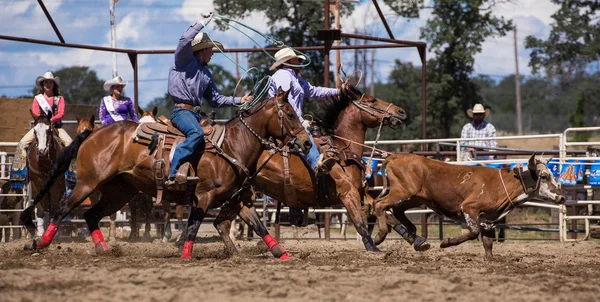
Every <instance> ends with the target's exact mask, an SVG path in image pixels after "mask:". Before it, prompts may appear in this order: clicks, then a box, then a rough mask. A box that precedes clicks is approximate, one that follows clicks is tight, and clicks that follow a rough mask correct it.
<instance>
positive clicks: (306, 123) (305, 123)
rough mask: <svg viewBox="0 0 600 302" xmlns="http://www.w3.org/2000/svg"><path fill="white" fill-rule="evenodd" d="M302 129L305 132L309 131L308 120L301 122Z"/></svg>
mask: <svg viewBox="0 0 600 302" xmlns="http://www.w3.org/2000/svg"><path fill="white" fill-rule="evenodd" d="M302 127H304V129H306V130H309V129H310V121H309V120H304V121H302Z"/></svg>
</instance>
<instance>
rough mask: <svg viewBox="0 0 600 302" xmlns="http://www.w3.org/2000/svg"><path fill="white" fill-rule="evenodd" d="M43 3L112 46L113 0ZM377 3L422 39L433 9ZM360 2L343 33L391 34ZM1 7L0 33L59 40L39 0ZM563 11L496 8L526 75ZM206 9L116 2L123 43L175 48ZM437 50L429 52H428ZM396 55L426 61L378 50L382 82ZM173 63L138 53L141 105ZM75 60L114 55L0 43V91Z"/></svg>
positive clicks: (85, 39)
mask: <svg viewBox="0 0 600 302" xmlns="http://www.w3.org/2000/svg"><path fill="white" fill-rule="evenodd" d="M44 3H45V4H46V7H47V8H48V10H49V11H50V12H51V14H52V16H53V18H54V21H55V22H56V24H57V26H58V28H59V29H60V31H61V33H62V35H63V37H64V39H65V41H66V42H68V43H78V44H90V45H100V46H110V27H109V10H108V1H106V0H86V1H81V0H45V1H44ZM379 3H380V6H381V7H382V10H383V11H384V14H385V15H386V18H387V20H388V22H389V23H390V26H391V27H392V31H393V34H394V36H395V37H396V38H397V39H402V40H419V35H420V31H419V30H420V27H421V26H423V25H424V24H425V22H426V19H427V18H428V17H429V13H427V12H426V13H425V14H423V15H422V16H421V19H418V20H415V19H410V20H409V19H404V18H399V17H396V16H395V14H394V13H393V12H391V10H390V9H389V8H388V7H386V6H385V5H384V4H383V2H381V1H380V2H379ZM354 5H355V11H354V13H353V14H352V15H351V16H348V17H344V18H342V20H341V24H342V31H344V32H348V33H353V32H355V31H358V32H363V33H364V32H366V33H367V34H369V35H373V36H380V37H388V36H387V33H386V31H385V29H384V28H383V26H382V25H381V22H380V20H379V17H378V15H377V12H376V11H375V8H374V6H373V4H372V2H371V1H361V2H360V3H356V4H354ZM0 6H2V9H1V10H0V20H3V21H4V22H1V23H0V34H2V35H12V36H19V37H27V38H34V39H42V40H51V41H59V40H58V38H57V37H56V35H55V34H54V31H53V30H52V27H51V26H50V24H49V22H48V20H47V19H46V17H45V16H44V14H43V12H42V10H41V8H40V7H39V5H38V3H37V1H34V0H0ZM557 9H558V6H556V5H554V4H552V3H551V2H550V1H549V0H515V1H512V3H505V4H502V5H499V6H498V7H496V8H495V13H496V14H497V15H500V16H504V17H505V18H508V19H512V20H513V21H514V23H515V24H517V27H518V37H517V40H518V41H517V43H518V48H519V69H520V72H521V73H522V74H524V75H529V74H531V69H530V68H529V66H528V63H529V52H528V51H527V50H526V49H525V47H524V39H525V37H526V36H528V35H533V36H536V37H539V38H546V37H547V36H548V34H549V32H550V23H551V22H552V18H551V15H552V14H553V13H554V12H555V11H556V10H557ZM206 11H213V4H212V1H199V0H175V1H158V0H120V1H119V3H118V4H117V5H116V18H115V22H116V24H117V27H116V31H117V47H119V48H133V49H174V48H175V46H176V44H177V41H178V39H179V37H180V36H181V33H182V32H183V31H184V30H185V29H186V28H187V27H188V26H189V25H190V24H192V23H193V22H194V21H195V20H196V18H197V16H198V14H199V13H200V12H206ZM264 19H265V18H264V16H263V15H262V14H260V13H254V14H251V15H249V16H246V17H245V18H243V19H240V21H241V22H243V23H245V24H247V25H249V26H252V27H254V28H256V29H258V30H259V31H262V32H265V33H266V32H267V27H266V25H265V21H264ZM365 20H367V21H366V22H365ZM281 26H285V24H281ZM206 31H207V32H209V33H210V34H211V35H212V36H213V38H214V39H215V40H219V41H221V42H222V43H223V44H224V45H225V46H226V47H253V46H254V45H253V43H252V41H250V40H249V39H248V38H246V37H245V36H243V35H242V34H240V33H238V32H237V31H235V30H228V31H225V32H220V31H217V29H216V28H215V27H213V24H210V25H209V26H208V29H207V30H206ZM257 41H259V42H260V41H261V40H257ZM513 47H514V46H513V35H512V33H510V34H509V35H508V36H506V37H502V38H490V39H488V40H487V41H486V42H485V44H484V47H483V51H482V52H481V53H480V54H479V55H478V56H477V57H476V61H475V70H476V72H477V73H480V74H488V75H492V76H494V77H496V78H499V77H501V76H505V75H509V74H512V73H514V69H515V64H514V48H513ZM228 55H229V56H232V55H231V54H228ZM432 55H433V54H431V53H429V54H428V57H431V56H432ZM240 59H241V60H242V62H240V65H242V66H246V65H247V63H246V62H245V60H244V55H240ZM394 59H400V60H403V61H410V62H413V63H414V64H415V65H420V61H419V55H418V53H417V50H416V49H414V48H407V49H378V50H377V51H376V53H375V60H376V67H375V69H376V75H375V79H376V81H386V80H387V77H388V75H389V72H390V71H391V69H392V68H393V60H394ZM117 60H118V73H119V75H121V76H122V77H123V78H124V79H126V80H128V81H130V82H131V81H132V79H133V70H132V68H131V65H130V63H129V59H128V58H127V56H126V55H123V54H119V55H118V56H117ZM172 62H173V56H172V55H141V56H140V57H139V67H140V68H139V78H140V80H141V82H140V87H139V92H140V99H139V102H140V104H141V105H145V104H147V103H148V102H150V101H151V100H153V99H154V98H155V97H159V96H162V95H164V93H165V92H166V89H167V80H166V79H167V74H168V68H169V67H170V65H171V64H172ZM342 62H343V63H345V64H346V65H351V64H352V62H353V52H352V51H343V52H342ZM211 63H212V64H220V65H222V66H223V67H225V68H226V69H228V70H229V71H230V72H232V73H234V71H235V65H233V64H232V63H231V62H230V61H229V60H227V59H226V58H224V57H223V55H220V54H215V55H214V56H213V60H212V61H211ZM332 63H333V62H332ZM73 65H86V66H90V68H91V69H93V70H95V71H96V72H97V73H98V76H99V77H100V78H101V79H104V80H107V79H109V78H111V77H112V76H111V75H112V57H111V54H110V53H108V52H100V51H90V50H80V49H69V48H63V47H54V46H46V45H35V44H30V43H23V42H13V41H5V40H0V95H7V96H18V95H22V94H25V93H27V91H28V90H30V89H31V88H32V87H33V85H34V81H35V78H36V77H37V76H39V75H42V74H43V73H44V72H45V71H47V70H57V69H60V68H62V67H68V66H73ZM126 92H127V93H128V94H129V95H133V89H132V87H130V86H129V87H127V88H126ZM98 101H100V100H98ZM67 102H68V100H67Z"/></svg>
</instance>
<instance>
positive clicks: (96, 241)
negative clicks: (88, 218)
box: [92, 230, 108, 252]
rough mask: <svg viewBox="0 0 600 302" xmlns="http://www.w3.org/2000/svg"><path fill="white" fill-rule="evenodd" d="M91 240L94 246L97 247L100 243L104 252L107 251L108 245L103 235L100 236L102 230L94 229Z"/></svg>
mask: <svg viewBox="0 0 600 302" xmlns="http://www.w3.org/2000/svg"><path fill="white" fill-rule="evenodd" d="M92 241H93V242H94V247H96V248H97V247H98V245H100V246H101V247H102V249H103V250H104V251H105V252H106V251H108V246H106V242H105V241H104V236H102V232H101V231H100V230H95V231H93V232H92Z"/></svg>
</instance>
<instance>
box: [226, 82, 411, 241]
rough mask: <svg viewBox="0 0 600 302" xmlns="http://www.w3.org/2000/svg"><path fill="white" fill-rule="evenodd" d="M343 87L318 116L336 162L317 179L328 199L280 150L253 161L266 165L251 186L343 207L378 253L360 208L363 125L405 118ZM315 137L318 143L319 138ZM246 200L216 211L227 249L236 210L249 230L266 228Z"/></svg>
mask: <svg viewBox="0 0 600 302" xmlns="http://www.w3.org/2000/svg"><path fill="white" fill-rule="evenodd" d="M346 87H347V88H346V89H344V90H343V91H342V93H341V97H340V98H339V99H337V98H336V99H335V100H328V101H327V102H326V104H327V105H326V110H325V111H326V112H325V116H324V117H323V121H324V122H325V123H327V124H324V125H323V126H324V127H325V128H326V130H327V131H328V132H329V133H331V134H332V137H333V139H332V141H333V146H335V148H336V149H337V150H338V152H339V154H338V155H335V156H334V158H336V159H337V164H336V165H334V166H333V168H332V170H331V171H330V173H329V175H326V176H324V178H321V179H319V182H324V183H325V184H326V186H325V190H326V192H322V193H325V194H326V195H327V196H328V203H327V204H323V202H322V201H319V200H320V198H319V192H318V190H319V189H320V188H323V186H317V184H316V182H315V177H314V175H313V174H312V173H311V172H309V169H310V168H309V167H308V166H307V164H306V163H305V162H304V161H303V159H302V158H301V157H300V156H298V155H294V154H291V153H289V154H288V153H281V152H280V153H277V154H276V155H275V156H273V157H272V158H271V159H270V160H269V158H270V157H271V155H270V153H269V152H266V151H265V152H263V154H262V155H261V157H260V159H259V160H258V162H257V165H263V164H265V167H264V168H263V169H262V170H261V171H260V173H258V175H257V178H256V186H255V188H256V189H257V190H258V191H261V192H262V193H264V194H266V195H268V196H270V197H273V198H274V199H276V200H278V201H281V202H283V203H285V204H286V205H287V206H290V207H323V206H339V205H343V206H344V207H345V208H346V210H347V211H348V214H349V216H350V218H351V219H352V222H353V224H354V226H355V227H356V230H357V232H358V233H359V234H360V235H361V236H362V238H363V243H364V245H365V248H366V249H367V251H377V248H376V247H375V245H374V244H373V240H372V239H371V235H370V234H369V232H368V231H367V223H366V221H365V220H366V219H365V217H364V215H363V211H362V204H363V198H365V196H368V195H366V191H367V189H368V188H367V187H366V186H365V185H366V182H365V167H364V165H363V164H362V153H363V146H362V143H363V142H364V141H365V133H366V130H367V128H374V127H377V126H380V125H381V124H383V125H389V126H390V127H391V128H392V129H397V128H398V127H399V126H400V125H401V124H402V121H403V120H404V119H406V113H405V112H404V110H403V109H402V108H400V107H398V106H395V105H393V104H391V103H388V102H385V101H383V100H381V99H378V98H375V97H373V96H369V95H365V94H362V93H361V92H360V91H358V90H357V89H356V88H354V87H352V86H346ZM324 138H325V136H324ZM315 140H316V141H317V142H319V141H321V140H320V139H319V138H316V139H315ZM352 142H356V143H352ZM325 145H326V146H330V145H331V144H325ZM328 148H329V147H325V148H324V149H328ZM323 151H327V150H322V152H323ZM284 161H288V163H289V165H286V164H284ZM286 187H287V188H286ZM326 202H327V201H326ZM248 203H249V201H245V202H243V203H239V202H238V203H236V202H230V203H228V204H227V205H225V206H224V207H223V208H222V209H221V212H220V213H219V215H218V217H217V218H216V219H215V222H214V224H215V227H216V228H217V230H218V231H219V234H220V235H221V237H222V238H223V240H224V241H225V244H226V246H227V248H228V250H230V251H235V250H236V248H235V245H234V244H233V242H232V241H231V238H230V237H229V231H230V228H231V221H232V220H233V219H235V217H236V215H237V214H238V212H240V211H241V212H240V217H241V218H242V220H244V222H246V223H247V224H248V225H250V226H251V227H252V228H253V229H254V230H257V229H260V230H261V231H260V232H266V229H265V228H264V226H263V225H262V223H261V222H260V219H259V217H258V214H257V213H256V211H252V210H250V209H248V208H246V207H245V206H244V204H248Z"/></svg>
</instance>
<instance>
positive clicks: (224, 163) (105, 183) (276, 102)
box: [24, 92, 311, 259]
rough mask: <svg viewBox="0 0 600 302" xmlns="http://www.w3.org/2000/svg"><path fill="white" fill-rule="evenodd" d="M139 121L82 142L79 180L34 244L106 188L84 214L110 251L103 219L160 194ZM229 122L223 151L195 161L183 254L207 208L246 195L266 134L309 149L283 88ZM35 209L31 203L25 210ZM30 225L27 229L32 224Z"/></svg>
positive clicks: (279, 253) (176, 195)
mask: <svg viewBox="0 0 600 302" xmlns="http://www.w3.org/2000/svg"><path fill="white" fill-rule="evenodd" d="M137 126H138V124H136V123H133V122H129V121H122V122H118V123H113V124H111V125H109V126H107V127H104V128H101V129H98V130H95V131H93V132H92V133H91V134H90V135H89V138H88V139H86V140H85V141H84V142H83V143H82V144H81V147H80V149H79V152H78V153H77V167H79V171H78V181H77V185H76V186H75V188H74V189H73V192H72V193H71V195H70V196H69V197H68V198H67V200H66V203H64V205H63V206H62V207H61V208H60V209H59V210H58V212H57V213H56V215H55V216H54V217H53V219H52V223H51V224H50V226H51V227H49V228H48V230H47V231H46V233H45V234H44V236H42V238H41V241H39V242H38V241H36V240H34V241H33V242H32V244H31V246H30V247H31V248H44V247H47V246H48V245H49V244H50V243H51V241H52V238H53V237H54V236H55V234H56V230H57V229H58V224H59V223H60V221H61V220H62V219H63V218H64V217H65V216H66V215H67V214H68V213H69V212H70V211H72V210H73V209H74V208H75V207H77V206H78V205H79V204H81V202H82V201H83V200H84V199H85V198H86V197H87V196H89V195H90V194H91V193H92V191H94V190H96V189H99V190H100V191H101V193H102V197H101V199H100V201H99V202H98V203H96V204H95V205H94V206H92V208H90V209H89V210H88V211H87V212H86V213H85V214H84V217H85V220H86V222H87V224H88V229H89V230H90V232H91V235H92V239H93V242H94V246H95V247H96V249H98V250H104V251H107V250H108V247H107V245H106V242H105V241H104V238H103V236H102V233H101V232H100V229H99V227H98V222H99V221H100V219H102V217H105V216H108V215H110V214H112V213H114V212H116V211H117V210H118V209H120V208H122V207H123V205H125V203H127V202H128V201H129V200H130V199H131V197H132V196H133V195H135V194H136V193H137V192H138V190H141V191H143V192H145V193H146V194H149V195H152V196H155V195H156V193H157V190H156V183H155V180H154V178H153V176H152V175H153V173H152V172H153V170H152V164H153V158H152V157H151V156H150V155H149V153H148V146H144V145H141V144H138V143H136V142H135V141H134V140H132V137H133V136H134V134H135V131H136V128H137ZM225 127H226V133H227V136H226V138H225V141H224V142H223V145H222V147H221V150H222V153H211V152H208V151H207V152H205V154H204V155H203V156H202V158H201V159H200V161H199V163H198V165H197V169H196V171H198V172H199V178H200V181H199V183H198V184H197V185H196V187H195V191H194V192H193V195H194V196H193V199H194V200H193V203H194V207H193V208H192V210H191V213H190V216H189V218H188V226H187V238H186V242H185V246H184V251H183V254H182V255H181V257H182V258H187V259H189V258H191V256H192V246H193V241H194V239H195V238H196V235H197V232H198V228H199V227H200V224H201V223H202V221H203V219H204V216H205V213H206V211H207V210H208V209H209V208H212V207H218V206H221V205H222V204H223V203H225V202H226V201H227V200H229V199H230V197H231V196H232V194H240V195H245V194H247V191H249V190H248V188H247V180H248V178H249V176H250V175H252V173H254V172H255V169H254V167H255V166H256V161H257V160H258V158H259V156H260V154H261V153H262V150H263V147H266V146H270V144H269V143H268V141H267V138H270V137H273V138H275V139H279V140H282V141H284V142H286V143H290V144H294V145H295V146H297V147H299V148H300V149H301V150H302V151H303V152H305V153H306V152H308V150H309V149H310V146H311V143H310V140H309V138H308V135H307V134H306V133H305V132H304V131H303V127H302V125H301V124H300V121H299V119H298V117H297V116H296V113H295V112H294V110H293V108H292V106H291V105H290V104H289V103H288V102H287V93H283V92H280V93H279V94H278V95H277V96H276V97H274V98H272V99H270V100H267V101H263V102H262V103H259V104H257V105H255V106H253V107H252V108H250V109H249V110H240V112H239V114H238V117H237V118H234V119H232V120H230V121H229V122H227V123H226V124H225ZM265 145H266V146H265ZM184 194H185V192H179V191H176V192H166V195H167V197H166V198H168V199H170V200H176V199H177V200H181V199H183V197H184ZM37 201H39V196H36V198H35V200H34V204H35V203H36V202H37ZM32 210H33V209H32V207H29V208H27V209H26V210H25V211H24V214H25V215H26V214H27V213H28V212H31V211H32ZM29 224H31V222H29ZM26 226H27V228H28V229H29V228H31V227H33V226H32V225H27V224H26ZM263 239H264V240H265V241H266V242H267V244H268V245H269V246H270V247H272V253H273V254H274V255H275V256H276V257H280V258H283V259H285V258H287V257H289V254H287V253H285V252H284V251H283V249H281V248H280V247H279V245H278V244H277V243H276V242H275V241H274V240H273V238H272V237H271V236H270V235H268V234H266V235H265V236H264V237H263Z"/></svg>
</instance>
